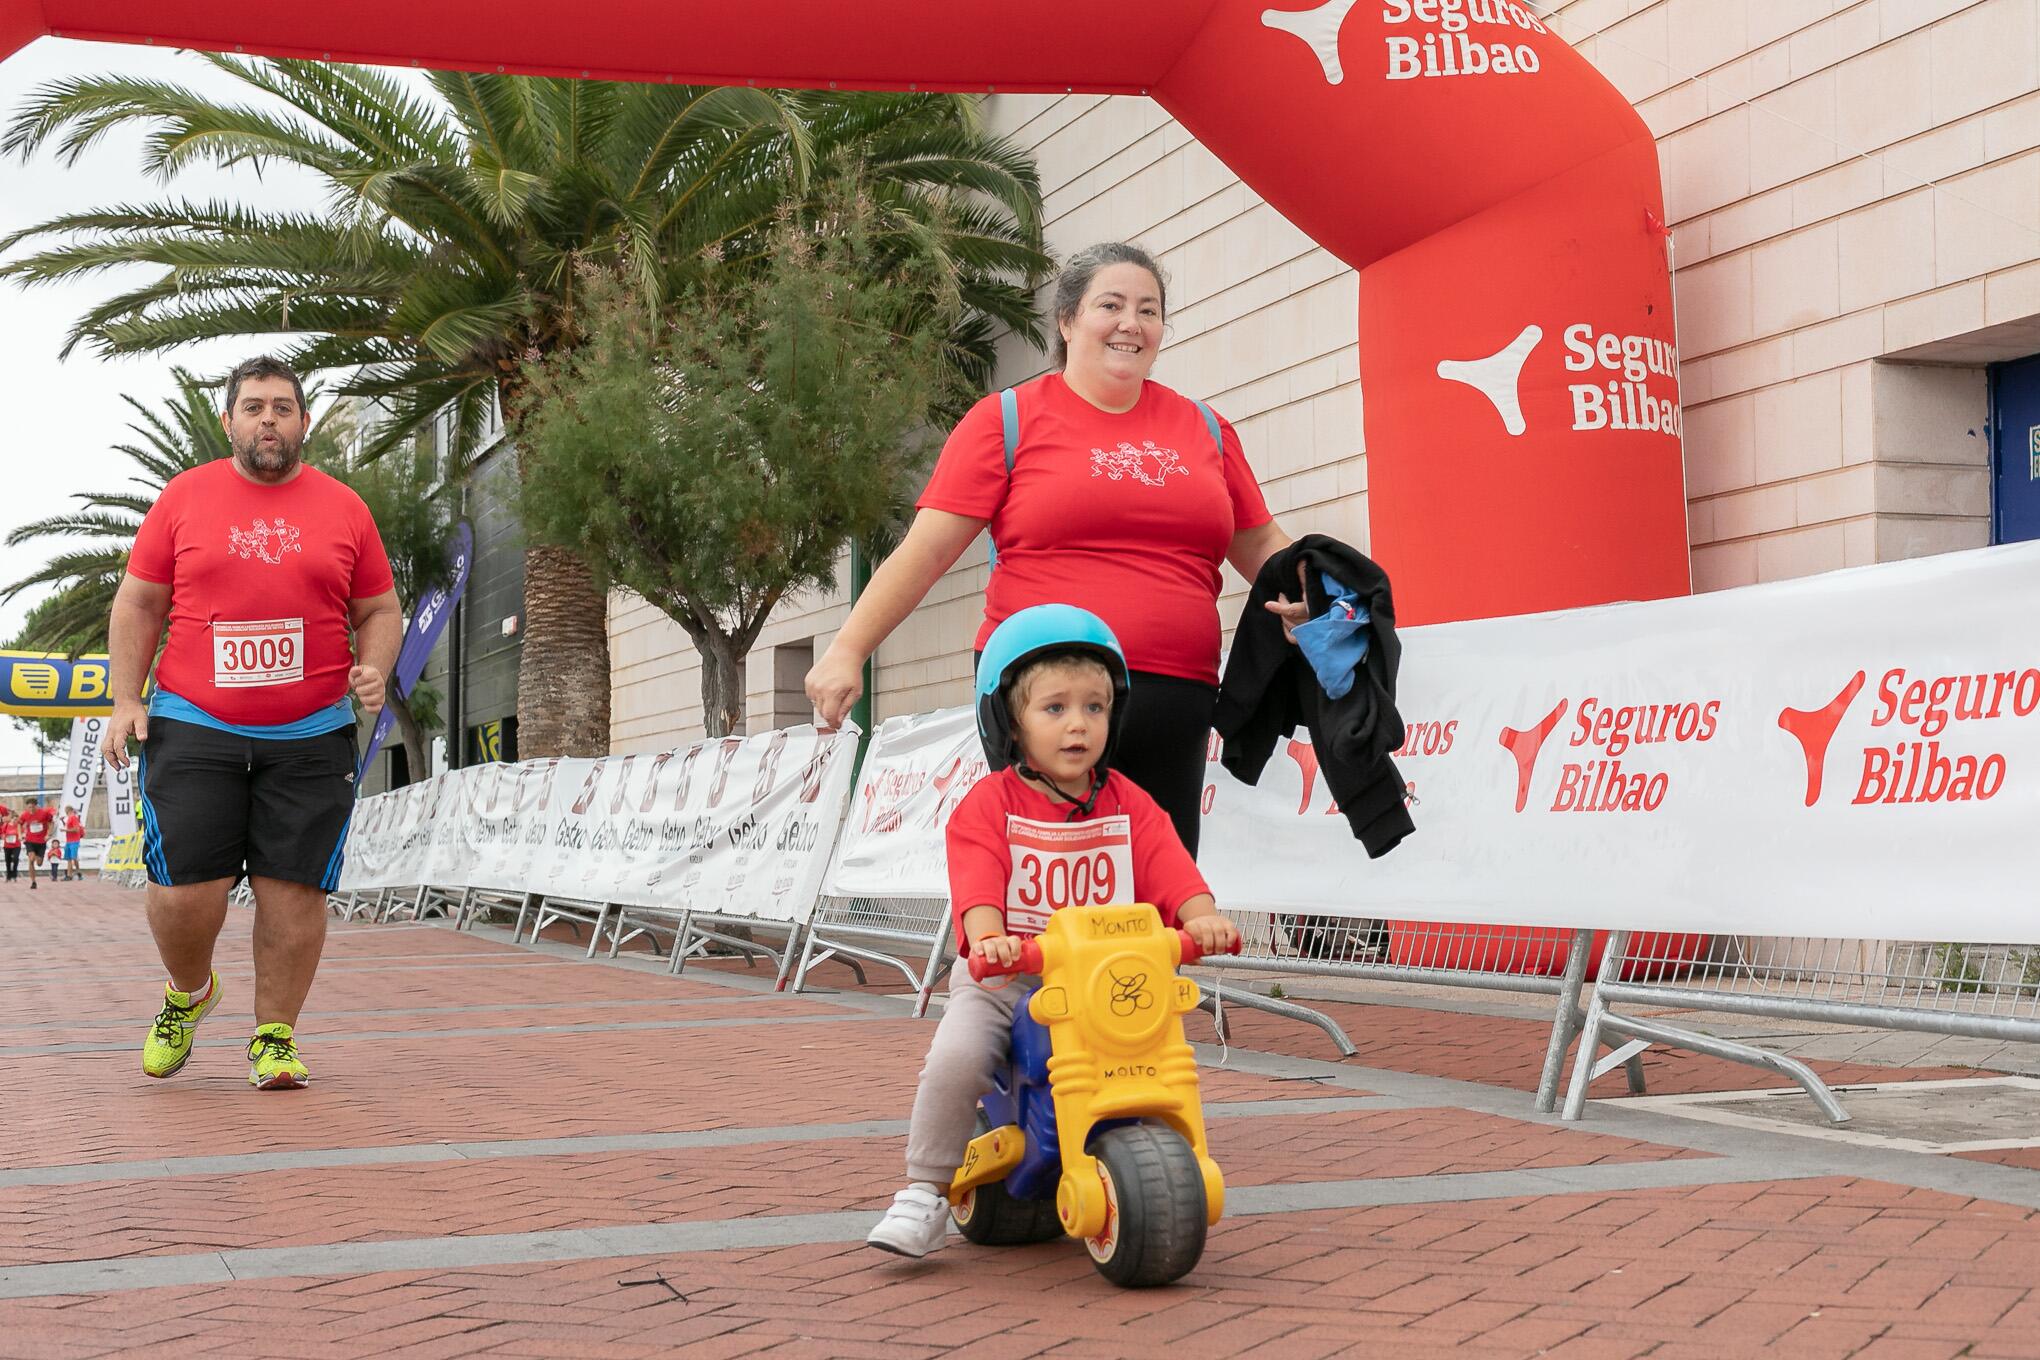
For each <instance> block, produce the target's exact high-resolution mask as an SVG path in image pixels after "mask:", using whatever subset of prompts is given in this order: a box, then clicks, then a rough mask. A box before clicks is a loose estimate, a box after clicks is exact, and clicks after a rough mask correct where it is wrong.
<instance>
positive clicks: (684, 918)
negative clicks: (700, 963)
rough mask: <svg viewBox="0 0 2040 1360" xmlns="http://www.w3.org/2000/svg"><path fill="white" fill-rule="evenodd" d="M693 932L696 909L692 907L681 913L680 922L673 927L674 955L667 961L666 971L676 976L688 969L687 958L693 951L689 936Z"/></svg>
mask: <svg viewBox="0 0 2040 1360" xmlns="http://www.w3.org/2000/svg"><path fill="white" fill-rule="evenodd" d="M693 933H694V910H693V908H691V907H690V908H689V909H687V910H686V911H683V912H681V913H680V924H679V925H677V926H675V927H673V957H672V958H670V959H668V960H667V961H666V971H667V972H668V973H671V974H672V975H673V976H674V977H679V976H680V974H681V973H683V972H685V971H686V969H687V960H688V958H689V957H690V955H691V954H692V952H693V950H692V947H691V946H690V945H689V944H688V943H687V937H688V936H689V935H692V934H693Z"/></svg>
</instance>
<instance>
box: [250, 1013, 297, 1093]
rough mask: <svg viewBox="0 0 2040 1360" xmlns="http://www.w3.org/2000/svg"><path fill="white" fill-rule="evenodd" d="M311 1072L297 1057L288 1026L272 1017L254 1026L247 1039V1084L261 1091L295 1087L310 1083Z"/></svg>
mask: <svg viewBox="0 0 2040 1360" xmlns="http://www.w3.org/2000/svg"><path fill="white" fill-rule="evenodd" d="M311 1080H312V1074H311V1073H310V1072H307V1071H306V1070H305V1065H304V1064H303V1063H301V1062H299V1061H298V1055H297V1040H295V1039H293V1038H291V1035H290V1026H289V1025H283V1024H278V1023H276V1022H275V1021H271V1022H270V1023H269V1024H266V1025H257V1026H256V1027H255V1037H254V1038H252V1039H250V1040H249V1041H248V1084H249V1085H250V1086H254V1087H257V1088H259V1089H261V1090H264V1091H295V1090H297V1089H298V1088H299V1087H301V1086H308V1085H310V1084H311Z"/></svg>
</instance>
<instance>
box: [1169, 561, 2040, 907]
mask: <svg viewBox="0 0 2040 1360" xmlns="http://www.w3.org/2000/svg"><path fill="white" fill-rule="evenodd" d="M2036 600H2040V544H2022V545H2016V546H2010V547H2001V548H1987V549H1979V550H1977V551H1974V552H1965V553H1952V554H1946V555H1942V556H1937V557H1929V558H1922V559H1918V560H1915V561H1910V562H1902V563H1889V564H1884V565H1880V566H1876V567H1866V568H1860V569H1856V570H1852V571H1841V572H1831V573H1828V574H1826V575H1822V576H1815V577H1809V578H1806V579H1804V580H1797V581H1788V582H1780V583H1777V584H1772V585H1762V586H1751V587H1747V588H1745V589H1740V590H1729V591H1721V592H1718V593H1715V594H1709V595H1698V596H1693V597H1691V598H1687V599H1679V600H1663V601H1656V602H1651V603H1646V604H1628V605H1610V606H1606V607H1603V608H1597V609H1580V610H1568V611H1565V612H1561V613H1552V614H1540V615H1531V616H1525V617H1521V618H1509V619H1489V620H1482V621H1478V622H1472V623H1456V624H1444V625H1439V626H1435V627H1427V628H1412V629H1406V630H1404V631H1403V634H1402V636H1403V665H1402V674H1401V681H1400V684H1399V685H1398V688H1397V707H1398V708H1399V709H1401V711H1402V714H1403V716H1404V718H1405V719H1406V720H1407V722H1408V725H1409V739H1408V741H1407V742H1406V744H1405V746H1404V748H1403V750H1402V752H1401V753H1399V755H1398V756H1397V764H1398V765H1399V767H1400V769H1401V771H1402V774H1403V776H1404V778H1405V779H1406V780H1407V781H1408V783H1409V786H1410V789H1411V791H1412V793H1413V794H1414V796H1415V797H1416V799H1417V802H1416V805H1415V807H1414V808H1413V809H1412V815H1413V816H1414V818H1415V820H1416V824H1417V830H1416V833H1415V834H1414V835H1412V836H1410V837H1409V838H1408V839H1406V840H1405V841H1404V842H1403V843H1402V844H1401V845H1400V846H1399V847H1397V848H1396V849H1395V850H1394V851H1392V852H1390V853H1389V854H1388V855H1386V856H1384V857H1383V858H1382V859H1379V860H1372V861H1370V860H1369V859H1368V858H1367V857H1366V855H1365V853H1364V852H1363V851H1362V850H1361V849H1360V847H1359V845H1358V843H1357V842H1355V841H1354V840H1353V839H1352V837H1351V835H1350V833H1349V832H1348V829H1347V826H1346V822H1345V819H1344V818H1343V817H1341V816H1339V815H1337V813H1336V811H1335V810H1334V809H1333V808H1332V806H1331V799H1330V796H1329V795H1328V794H1327V793H1326V791H1325V789H1324V785H1323V781H1322V779H1320V778H1319V777H1318V774H1317V765H1316V760H1315V758H1314V753H1313V752H1312V751H1311V750H1310V747H1309V745H1308V743H1307V741H1303V742H1298V743H1292V744H1290V745H1289V746H1287V747H1286V748H1283V747H1278V749H1277V752H1276V755H1275V757H1274V758H1273V759H1272V760H1271V761H1270V762H1269V764H1268V768H1267V769H1266V770H1265V771H1264V772H1263V774H1262V777H1261V781H1260V786H1259V787H1258V788H1255V789H1248V788H1245V787H1244V786H1242V785H1240V784H1238V783H1237V782H1235V781H1233V780H1232V779H1231V778H1230V777H1228V776H1224V775H1223V774H1217V776H1216V777H1215V778H1214V779H1213V780H1212V781H1211V786H1210V788H1209V789H1208V790H1207V804H1206V818H1205V823H1204V845H1203V848H1202V851H1201V853H1200V855H1199V859H1200V863H1201V865H1202V867H1203V868H1204V870H1205V872H1206V874H1207V875H1208V877H1209V878H1210V881H1211V884H1212V887H1213V890H1214V892H1215V893H1216V895H1217V897H1218V900H1219V903H1220V905H1221V907H1222V906H1224V905H1225V904H1226V903H1228V902H1231V903H1234V904H1236V905H1241V906H1247V905H1252V906H1261V907H1272V908H1277V909H1291V908H1293V909H1297V910H1300V911H1308V912H1313V913H1327V914H1342V915H1359V916H1371V917H1385V918H1391V919H1408V918H1417V919H1423V920H1433V921H1453V922H1478V923H1489V924H1523V925H1549V926H1593V927H1607V928H1617V927H1623V928H1631V929H1649V930H1673V931H1694V932H1705V933H1711V934H1739V935H1810V936H1839V937H1854V938H1876V939H1930V940H1976V941H2002V942H2010V943H2033V942H2040V912H2036V911H2035V910H2034V909H2033V903H2034V891H2035V889H2034V885H2035V884H2036V883H2040V837H2036V836H2035V835H2034V830H2033V829H2034V827H2035V825H2036V824H2040V608H2036V607H2035V601H2036ZM1297 735H1298V737H1299V738H1301V737H1303V736H1304V734H1303V733H1302V732H1299V733H1298V734H1297ZM1210 768H1211V769H1212V770H1213V771H1214V772H1217V771H1218V770H1219V767H1218V765H1217V764H1216V763H1215V762H1214V763H1213V764H1212V765H1211V767H1210Z"/></svg>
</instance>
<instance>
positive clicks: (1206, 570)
mask: <svg viewBox="0 0 2040 1360" xmlns="http://www.w3.org/2000/svg"><path fill="white" fill-rule="evenodd" d="M1015 395H1016V397H1017V398H1018V402H1019V416H1020V441H1019V445H1018V447H1017V449H1016V451H1015V454H1014V460H1013V475H1012V477H1011V478H1010V480H1009V479H1008V477H1007V475H1006V442H1005V433H1004V430H1005V426H1004V422H1003V421H1002V419H1001V418H1000V414H999V397H998V394H997V393H993V394H992V395H991V396H989V397H986V398H985V399H984V400H982V401H980V402H978V403H977V405H975V406H973V407H971V408H970V411H969V413H968V414H966V415H965V416H964V418H963V419H962V420H960V421H958V422H957V424H956V428H955V429H954V430H952V431H951V432H950V435H949V441H948V442H947V443H946V444H944V445H943V446H942V456H941V457H940V458H939V459H937V460H936V463H935V470H934V472H933V473H932V474H930V475H929V478H928V485H927V487H926V488H925V489H924V490H923V491H922V492H921V499H920V500H919V501H918V502H917V504H918V505H919V506H920V507H921V508H923V509H928V510H946V511H948V512H950V513H951V514H957V515H968V516H970V517H972V518H974V519H989V520H990V521H991V532H992V543H993V544H994V545H995V546H996V547H997V548H998V550H999V564H998V567H997V568H996V569H995V570H994V571H993V572H992V580H991V584H990V585H989V586H988V587H987V588H986V590H985V619H984V624H983V626H982V627H980V628H979V629H978V636H977V646H978V648H979V649H980V650H982V649H983V648H984V645H985V640H986V639H987V638H989V637H990V636H991V634H992V629H994V628H995V627H997V626H998V625H999V623H1000V621H1001V620H1003V619H1005V618H1006V617H1007V616H1008V615H1009V614H1014V613H1017V612H1019V611H1020V610H1022V609H1025V608H1027V607H1028V606H1029V605H1036V604H1051V603H1055V604H1073V605H1079V606H1081V607H1082V608H1085V609H1088V610H1090V611H1091V612H1092V613H1094V614H1096V615H1098V616H1099V617H1100V618H1102V619H1104V620H1105V622H1106V624H1107V625H1108V626H1109V627H1110V628H1111V629H1112V632H1113V635H1114V636H1116V637H1117V638H1118V639H1119V645H1120V646H1121V647H1122V648H1123V649H1125V652H1126V664H1127V665H1129V666H1131V667H1132V668H1133V669H1134V670H1137V671H1151V672H1154V673H1155V674H1157V675H1173V676H1179V677H1181V678H1184V679H1188V680H1199V681H1202V682H1204V683H1205V684H1210V685H1215V684H1217V683H1218V640H1219V622H1218V592H1219V588H1220V584H1221V576H1220V568H1221V566H1222V565H1223V564H1224V562H1225V554H1226V549H1227V548H1228V547H1230V546H1231V543H1232V536H1233V535H1234V534H1235V533H1237V532H1238V531H1240V530H1242V529H1252V528H1255V527H1257V526H1259V525H1262V524H1266V523H1267V522H1268V520H1269V518H1270V516H1269V514H1268V507H1267V504H1266V503H1265V502H1264V501H1263V500H1262V498H1261V488H1260V485H1259V484H1258V483H1257V482H1256V481H1255V480H1254V473H1253V470H1252V469H1251V468H1249V467H1248V466H1247V457H1246V454H1245V453H1244V452H1243V451H1242V450H1241V448H1240V437H1239V435H1238V434H1236V433H1234V431H1233V427H1232V426H1231V425H1230V424H1229V423H1227V422H1226V420H1225V419H1224V418H1223V417H1221V418H1220V419H1219V434H1220V438H1221V439H1222V440H1223V442H1224V445H1225V452H1224V455H1223V456H1222V457H1221V456H1220V453H1219V450H1218V449H1217V448H1215V447H1213V445H1212V442H1211V430H1210V428H1209V427H1208V426H1206V425H1205V423H1204V416H1203V415H1202V413H1200V412H1199V411H1198V409H1197V406H1196V403H1194V402H1192V401H1191V400H1190V399H1189V398H1187V397H1184V396H1181V395H1179V394H1177V393H1175V392H1172V391H1170V390H1169V389H1168V388H1166V387H1164V386H1162V385H1161V384H1160V383H1156V382H1150V383H1146V384H1144V385H1143V386H1142V388H1141V395H1140V400H1139V401H1138V402H1136V403H1134V407H1133V409H1132V410H1130V411H1127V412H1124V413H1121V414H1114V413H1113V412H1110V411H1101V410H1099V409H1098V408H1097V407H1095V406H1093V405H1092V404H1091V403H1090V402H1088V401H1085V400H1084V399H1083V398H1082V397H1080V396H1078V395H1077V394H1076V393H1075V392H1072V391H1071V390H1070V387H1069V384H1068V383H1066V382H1064V381H1063V377H1062V375H1061V374H1060V373H1050V374H1047V375H1045V376H1043V377H1040V378H1037V379H1035V380H1034V381H1033V382H1030V383H1024V384H1022V385H1021V386H1020V387H1019V388H1018V390H1017V391H1016V394H1015Z"/></svg>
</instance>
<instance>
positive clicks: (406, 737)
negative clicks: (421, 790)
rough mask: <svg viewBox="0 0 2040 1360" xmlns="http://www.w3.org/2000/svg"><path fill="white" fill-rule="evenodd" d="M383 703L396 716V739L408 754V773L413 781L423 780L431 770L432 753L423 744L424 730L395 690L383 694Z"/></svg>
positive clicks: (407, 704)
mask: <svg viewBox="0 0 2040 1360" xmlns="http://www.w3.org/2000/svg"><path fill="white" fill-rule="evenodd" d="M383 702H384V703H386V704H388V705H389V708H390V712H392V713H394V714H396V716H397V737H398V740H399V741H400V742H401V743H402V745H403V747H404V749H405V750H406V751H407V752H409V754H408V755H407V756H406V757H405V760H404V763H405V765H406V766H407V767H408V773H409V774H410V776H411V778H412V779H414V780H417V779H423V778H425V777H426V776H427V775H428V774H430V773H431V770H432V752H431V750H430V748H428V747H427V746H426V744H425V729H424V728H422V727H420V726H418V720H417V719H416V718H414V717H413V716H411V705H410V704H409V703H407V702H405V701H404V700H402V699H399V698H398V697H397V694H396V690H395V689H390V690H388V691H386V692H385V693H384V694H383Z"/></svg>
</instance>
